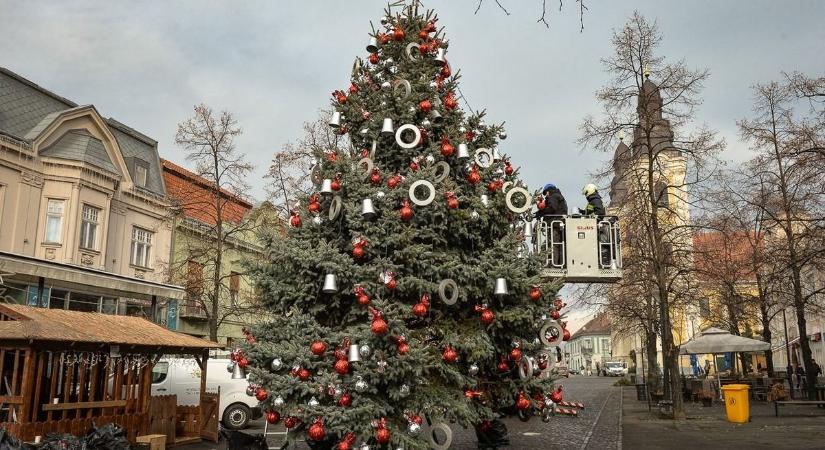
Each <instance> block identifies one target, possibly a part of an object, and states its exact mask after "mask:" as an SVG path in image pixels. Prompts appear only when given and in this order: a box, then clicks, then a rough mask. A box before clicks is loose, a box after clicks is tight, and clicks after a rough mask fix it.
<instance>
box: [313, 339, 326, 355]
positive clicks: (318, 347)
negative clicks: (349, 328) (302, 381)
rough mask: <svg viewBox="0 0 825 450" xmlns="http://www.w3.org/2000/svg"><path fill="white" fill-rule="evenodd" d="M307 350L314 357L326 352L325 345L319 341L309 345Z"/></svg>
mask: <svg viewBox="0 0 825 450" xmlns="http://www.w3.org/2000/svg"><path fill="white" fill-rule="evenodd" d="M309 349H310V350H311V351H312V354H313V355H315V356H321V355H323V354H324V352H325V351H327V344H325V343H323V342H321V341H315V342H313V343H312V345H310V347H309Z"/></svg>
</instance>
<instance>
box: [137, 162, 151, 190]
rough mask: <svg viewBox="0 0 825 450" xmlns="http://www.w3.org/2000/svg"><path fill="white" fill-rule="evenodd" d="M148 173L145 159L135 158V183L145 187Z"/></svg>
mask: <svg viewBox="0 0 825 450" xmlns="http://www.w3.org/2000/svg"><path fill="white" fill-rule="evenodd" d="M148 175H149V164H147V163H146V161H141V160H139V159H135V185H136V186H140V187H142V188H145V187H146V178H147V177H148Z"/></svg>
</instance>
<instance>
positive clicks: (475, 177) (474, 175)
mask: <svg viewBox="0 0 825 450" xmlns="http://www.w3.org/2000/svg"><path fill="white" fill-rule="evenodd" d="M467 181H468V182H469V183H470V184H478V183H479V182H480V181H481V175H479V174H478V171H476V170H471V171H470V173H468V174H467Z"/></svg>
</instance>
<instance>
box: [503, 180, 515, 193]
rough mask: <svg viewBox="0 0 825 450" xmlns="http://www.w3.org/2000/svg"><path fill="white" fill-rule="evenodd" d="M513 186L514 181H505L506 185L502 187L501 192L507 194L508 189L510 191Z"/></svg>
mask: <svg viewBox="0 0 825 450" xmlns="http://www.w3.org/2000/svg"><path fill="white" fill-rule="evenodd" d="M512 185H513V182H512V181H505V182H504V184H502V185H501V192H504V193H505V194H506V193H507V189H510V186H512Z"/></svg>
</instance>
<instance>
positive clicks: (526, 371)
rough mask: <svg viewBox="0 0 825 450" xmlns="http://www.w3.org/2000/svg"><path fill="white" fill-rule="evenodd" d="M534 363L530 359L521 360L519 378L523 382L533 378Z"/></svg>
mask: <svg viewBox="0 0 825 450" xmlns="http://www.w3.org/2000/svg"><path fill="white" fill-rule="evenodd" d="M533 369H534V367H533V361H532V360H531V359H530V358H527V357H524V358H521V361H519V363H518V377H519V378H521V379H522V380H529V379H530V378H533Z"/></svg>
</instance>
